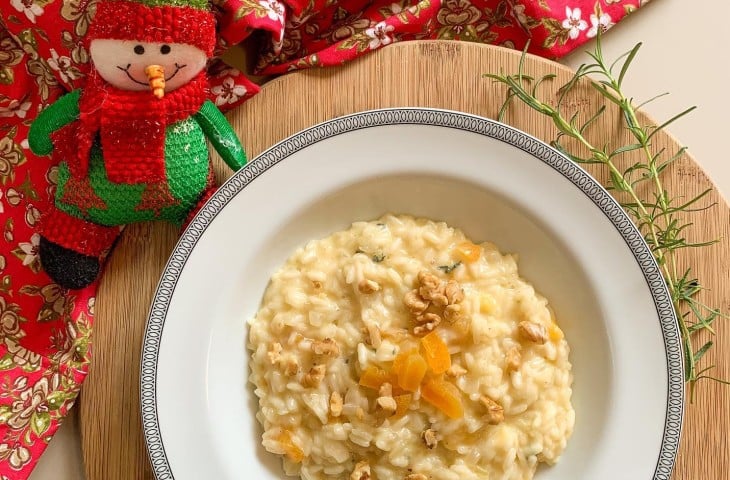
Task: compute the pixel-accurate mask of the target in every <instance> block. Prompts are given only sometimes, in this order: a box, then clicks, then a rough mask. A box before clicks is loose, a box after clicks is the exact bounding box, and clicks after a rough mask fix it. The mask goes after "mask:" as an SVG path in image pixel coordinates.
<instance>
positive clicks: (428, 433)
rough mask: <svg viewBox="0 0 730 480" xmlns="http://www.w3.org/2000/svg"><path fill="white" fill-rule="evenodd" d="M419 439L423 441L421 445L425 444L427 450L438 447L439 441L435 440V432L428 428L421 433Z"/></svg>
mask: <svg viewBox="0 0 730 480" xmlns="http://www.w3.org/2000/svg"><path fill="white" fill-rule="evenodd" d="M421 438H422V439H423V443H425V444H426V447H428V448H436V445H438V443H439V440H438V438H436V432H434V431H433V430H431V429H430V428H427V429H426V430H424V431H423V433H422V434H421Z"/></svg>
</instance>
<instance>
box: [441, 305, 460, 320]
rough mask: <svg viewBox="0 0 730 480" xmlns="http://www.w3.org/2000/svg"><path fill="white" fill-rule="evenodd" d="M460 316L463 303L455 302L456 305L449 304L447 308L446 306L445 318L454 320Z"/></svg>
mask: <svg viewBox="0 0 730 480" xmlns="http://www.w3.org/2000/svg"><path fill="white" fill-rule="evenodd" d="M460 316H461V305H459V304H458V303H457V304H454V305H447V306H446V308H444V320H447V321H449V322H453V321H454V320H456V319H457V318H459V317H460Z"/></svg>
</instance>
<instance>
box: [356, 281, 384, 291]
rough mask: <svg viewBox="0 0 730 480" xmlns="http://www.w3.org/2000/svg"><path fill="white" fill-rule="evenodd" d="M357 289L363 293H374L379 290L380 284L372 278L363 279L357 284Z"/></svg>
mask: <svg viewBox="0 0 730 480" xmlns="http://www.w3.org/2000/svg"><path fill="white" fill-rule="evenodd" d="M357 289H358V291H359V292H360V293H364V294H368V293H375V292H377V291H378V290H380V285H379V284H378V282H375V281H373V280H368V279H363V280H360V283H358V284H357Z"/></svg>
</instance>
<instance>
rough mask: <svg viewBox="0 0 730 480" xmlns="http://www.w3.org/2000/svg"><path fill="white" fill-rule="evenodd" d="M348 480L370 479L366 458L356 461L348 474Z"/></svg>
mask: <svg viewBox="0 0 730 480" xmlns="http://www.w3.org/2000/svg"><path fill="white" fill-rule="evenodd" d="M350 480H370V464H369V463H368V461H367V460H362V461H360V462H357V465H355V469H354V470H353V471H352V473H351V474H350Z"/></svg>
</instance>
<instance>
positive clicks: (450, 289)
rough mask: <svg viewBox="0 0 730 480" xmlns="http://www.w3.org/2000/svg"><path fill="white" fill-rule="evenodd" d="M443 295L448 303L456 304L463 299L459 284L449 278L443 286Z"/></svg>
mask: <svg viewBox="0 0 730 480" xmlns="http://www.w3.org/2000/svg"><path fill="white" fill-rule="evenodd" d="M444 295H446V299H447V300H448V302H449V303H448V304H449V305H456V304H457V303H461V302H462V300H464V291H463V290H462V289H461V285H459V282H457V281H456V280H449V281H448V282H447V283H446V287H445V288H444Z"/></svg>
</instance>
